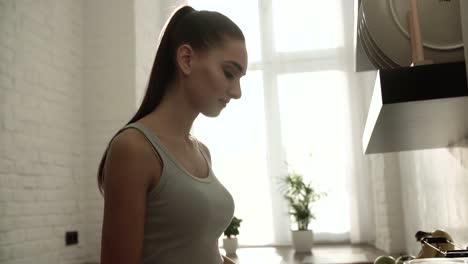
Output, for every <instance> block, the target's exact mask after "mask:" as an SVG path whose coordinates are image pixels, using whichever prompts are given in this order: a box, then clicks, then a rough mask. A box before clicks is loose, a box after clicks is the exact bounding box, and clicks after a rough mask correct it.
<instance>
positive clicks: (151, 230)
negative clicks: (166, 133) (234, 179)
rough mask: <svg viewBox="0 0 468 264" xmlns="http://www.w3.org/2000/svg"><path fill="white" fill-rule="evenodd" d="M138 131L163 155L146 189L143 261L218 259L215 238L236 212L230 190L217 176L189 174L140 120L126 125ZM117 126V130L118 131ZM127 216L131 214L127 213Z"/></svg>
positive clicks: (176, 263) (202, 262)
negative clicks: (157, 177) (159, 168)
mask: <svg viewBox="0 0 468 264" xmlns="http://www.w3.org/2000/svg"><path fill="white" fill-rule="evenodd" d="M127 128H135V129H138V130H139V131H141V132H142V133H143V134H144V135H145V137H146V139H147V140H148V141H149V142H151V145H152V146H153V148H154V150H155V151H157V153H158V154H159V156H160V157H161V159H162V163H163V168H162V174H161V177H160V181H159V183H158V185H157V186H155V187H154V189H152V190H150V191H149V192H148V193H147V197H146V215H145V226H144V241H143V255H142V263H143V264H181V263H191V264H221V263H223V261H222V257H221V254H220V252H219V247H218V238H219V237H220V236H221V235H222V233H223V231H224V230H225V229H226V228H227V226H228V225H229V223H230V221H231V219H232V217H233V214H234V201H233V199H232V196H231V194H230V193H229V192H228V191H227V190H226V188H224V186H223V185H222V184H221V183H220V182H219V181H218V179H217V178H216V177H215V175H214V173H213V170H212V168H211V164H210V163H209V162H208V160H207V159H206V157H205V154H204V153H203V152H202V155H203V157H205V160H207V163H208V165H209V175H208V177H206V178H199V177H195V176H193V175H191V174H190V173H189V172H188V171H187V170H186V169H185V168H184V167H182V165H181V164H180V163H178V162H177V160H176V159H175V158H174V157H173V156H172V155H171V153H170V152H169V151H168V150H167V149H166V148H165V147H164V146H163V145H162V144H161V142H160V140H159V139H158V138H157V136H156V135H155V134H154V133H153V132H152V131H151V130H149V129H148V128H146V127H145V126H143V125H142V124H140V123H133V124H129V125H127V126H125V127H124V128H123V129H122V130H124V129H127ZM122 130H120V131H122ZM129 217H130V216H129Z"/></svg>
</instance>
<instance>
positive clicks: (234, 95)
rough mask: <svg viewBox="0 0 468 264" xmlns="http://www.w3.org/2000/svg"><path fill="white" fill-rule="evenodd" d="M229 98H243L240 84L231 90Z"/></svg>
mask: <svg viewBox="0 0 468 264" xmlns="http://www.w3.org/2000/svg"><path fill="white" fill-rule="evenodd" d="M229 96H231V98H234V99H239V98H241V96H242V91H241V87H240V84H237V85H234V87H232V88H231V89H230V90H229Z"/></svg>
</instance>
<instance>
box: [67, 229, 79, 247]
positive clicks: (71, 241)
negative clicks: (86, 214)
mask: <svg viewBox="0 0 468 264" xmlns="http://www.w3.org/2000/svg"><path fill="white" fill-rule="evenodd" d="M76 244H78V231H68V232H66V233H65V245H66V246H70V245H76Z"/></svg>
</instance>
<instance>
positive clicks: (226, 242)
mask: <svg viewBox="0 0 468 264" xmlns="http://www.w3.org/2000/svg"><path fill="white" fill-rule="evenodd" d="M237 247H238V243H237V237H233V238H224V239H223V248H224V250H225V251H226V255H234V254H236V250H237Z"/></svg>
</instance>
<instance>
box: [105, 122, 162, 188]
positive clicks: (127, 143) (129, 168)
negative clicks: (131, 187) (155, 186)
mask: <svg viewBox="0 0 468 264" xmlns="http://www.w3.org/2000/svg"><path fill="white" fill-rule="evenodd" d="M160 166H161V164H160V163H158V159H156V158H155V155H154V151H153V149H152V147H151V145H150V143H149V142H148V141H147V139H146V138H145V136H144V135H143V134H142V133H141V132H140V131H138V130H136V129H131V128H129V129H125V130H124V131H122V132H121V133H119V134H118V135H117V136H116V137H115V138H114V139H113V140H112V142H111V144H110V146H109V150H108V155H107V160H106V168H105V172H106V174H108V173H109V174H112V175H113V176H110V177H114V178H115V177H118V175H127V176H128V175H132V177H126V180H128V181H135V182H134V183H138V182H139V183H140V184H146V185H147V184H150V185H151V184H152V181H153V177H152V175H154V173H155V172H157V171H158V167H160ZM114 175H117V176H114ZM115 180H125V179H115ZM148 187H149V186H148Z"/></svg>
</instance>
